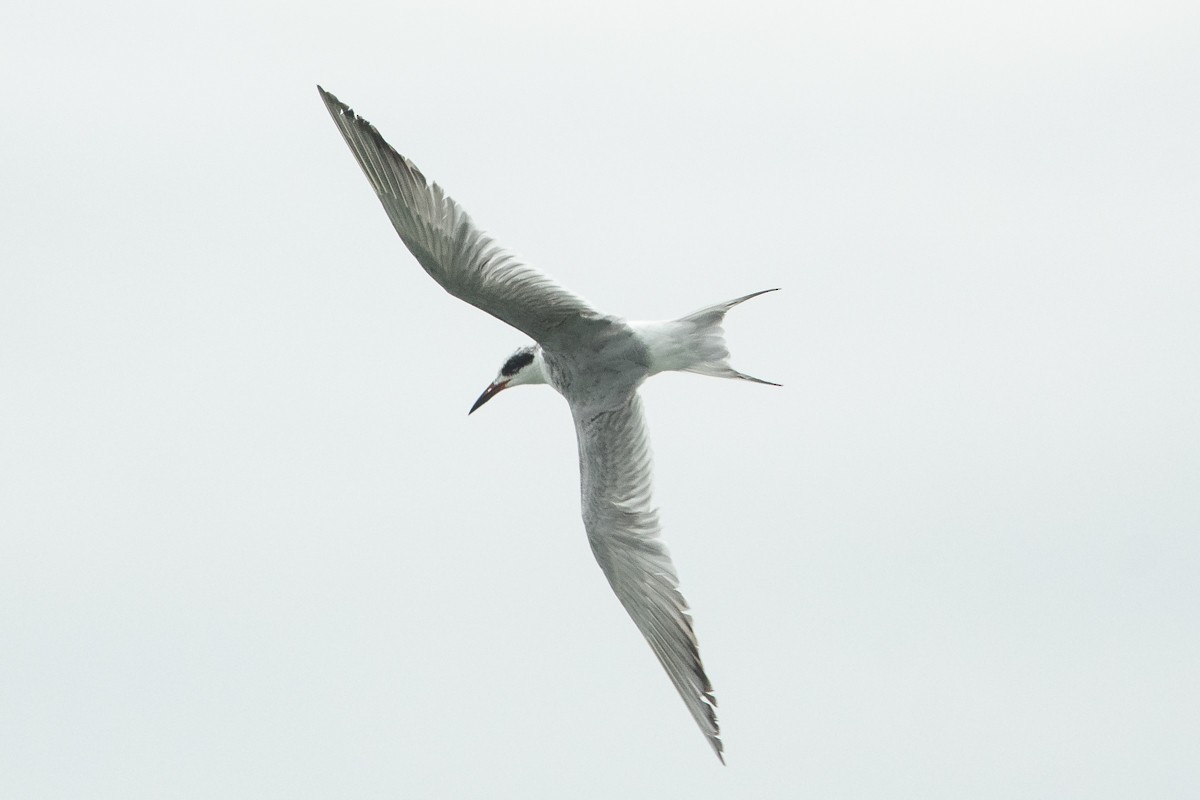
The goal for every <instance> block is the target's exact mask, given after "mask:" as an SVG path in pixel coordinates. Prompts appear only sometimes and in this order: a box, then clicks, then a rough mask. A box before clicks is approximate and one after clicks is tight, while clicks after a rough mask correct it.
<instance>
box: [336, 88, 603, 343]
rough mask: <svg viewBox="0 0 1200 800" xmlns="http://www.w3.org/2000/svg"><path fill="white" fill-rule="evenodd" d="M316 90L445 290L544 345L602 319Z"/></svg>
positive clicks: (402, 230)
mask: <svg viewBox="0 0 1200 800" xmlns="http://www.w3.org/2000/svg"><path fill="white" fill-rule="evenodd" d="M317 91H319V92H320V93H321V99H322V100H324V101H325V107H326V108H327V109H328V110H329V114H330V116H331V117H333V121H334V122H335V123H336V124H337V126H338V130H340V131H341V133H342V137H343V138H344V139H345V140H346V144H348V145H349V146H350V150H351V151H352V152H353V153H354V157H355V158H356V159H357V160H358V164H359V166H361V167H362V170H363V173H364V174H365V175H366V176H367V180H369V181H370V182H371V187H372V188H373V189H374V190H375V194H376V195H378V196H379V200H380V202H381V203H382V204H383V208H384V210H385V211H386V212H387V215H388V217H389V218H390V219H391V221H392V225H393V226H394V227H395V228H396V232H397V233H398V234H400V238H401V239H402V240H403V241H404V244H405V245H406V246H407V247H408V249H409V250H410V251H412V254H413V255H414V256H416V259H417V261H418V262H420V264H421V266H422V267H424V269H425V271H426V272H428V273H429V275H430V276H431V277H432V278H433V279H434V280H435V281H437V282H438V283H439V284H441V285H442V288H444V289H445V290H446V291H447V292H449V293H450V294H452V295H454V296H455V297H458V298H460V299H462V300H465V301H466V302H468V303H470V304H471V305H473V306H475V307H477V308H479V309H480V310H482V311H486V312H487V313H489V314H491V315H492V316H494V317H496V318H497V319H500V320H502V321H504V322H507V323H508V324H509V325H511V326H513V327H514V328H517V329H518V330H520V331H523V332H525V333H526V334H528V335H529V336H531V337H533V338H534V339H535V340H536V341H538V342H540V343H542V344H543V345H546V344H553V343H554V341H555V340H556V337H557V336H560V335H563V334H566V333H567V332H568V331H570V330H571V329H572V328H574V327H575V325H574V323H579V322H581V321H584V320H591V319H599V318H600V315H599V314H597V312H596V311H595V310H593V309H592V307H591V306H590V305H588V303H587V301H585V300H583V299H582V298H580V297H578V296H576V295H574V294H572V293H571V292H569V291H567V290H566V289H564V288H563V287H562V286H560V285H559V284H558V283H556V282H555V281H554V280H553V279H552V278H550V277H548V276H547V275H545V274H544V273H542V272H539V271H538V270H536V269H534V268H532V267H529V266H527V265H525V264H523V263H521V262H520V261H519V260H518V259H516V258H515V257H513V256H512V255H511V254H510V253H508V252H507V251H505V250H504V249H503V248H502V247H500V246H499V245H498V244H496V242H495V241H494V240H493V239H492V238H491V237H490V236H488V235H487V234H486V233H484V232H483V231H481V230H480V229H479V228H477V227H476V226H475V223H474V222H472V221H471V217H470V216H468V214H467V212H466V211H464V210H463V209H462V207H461V206H460V205H459V204H458V203H456V202H454V200H453V198H451V197H450V196H449V195H447V194H446V193H445V192H444V191H442V188H441V187H440V186H438V185H437V184H436V183H432V182H429V181H427V180H426V179H425V176H424V175H422V174H421V171H420V170H418V169H417V167H416V166H415V165H414V164H413V163H412V162H411V161H409V160H408V159H407V158H405V157H404V156H402V155H400V154H399V153H397V152H396V151H395V150H393V149H392V147H391V145H389V144H388V143H387V142H386V141H384V139H383V137H382V136H381V135H380V134H379V131H377V130H376V129H375V126H373V125H372V124H371V123H369V122H367V121H366V120H365V119H363V118H362V117H360V116H358V115H357V114H355V113H354V111H353V110H352V109H351V108H350V107H349V106H347V105H346V104H345V103H342V102H341V101H339V100H338V99H337V98H336V97H334V96H333V95H332V94H330V93H329V92H327V91H325V90H324V89H322V88H321V87H319V86H318V87H317Z"/></svg>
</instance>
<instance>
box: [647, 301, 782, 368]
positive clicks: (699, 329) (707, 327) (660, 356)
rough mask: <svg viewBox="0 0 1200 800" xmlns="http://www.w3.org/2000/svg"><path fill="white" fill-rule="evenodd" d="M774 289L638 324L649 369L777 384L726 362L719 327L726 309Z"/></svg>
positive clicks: (720, 328)
mask: <svg viewBox="0 0 1200 800" xmlns="http://www.w3.org/2000/svg"><path fill="white" fill-rule="evenodd" d="M776 291H779V290H778V289H764V290H763V291H761V292H754V293H753V294H748V295H745V296H744V297H739V298H737V299H736V300H729V301H727V302H724V303H718V304H717V305H715V306H708V307H707V308H702V309H700V310H699V311H693V312H692V313H691V314H688V315H687V316H686V317H680V318H679V319H676V320H672V321H670V322H655V323H643V324H640V325H638V326H637V328H638V332H639V333H640V334H641V336H642V338H643V340H644V341H645V342H646V345H647V346H648V347H649V349H650V360H651V371H652V372H664V371H666V370H678V371H680V372H696V373H699V374H701V375H712V376H713V377H715V378H741V379H742V380H746V381H754V382H755V383H765V384H768V385H770V386H779V384H778V383H772V382H771V381H764V380H762V379H761V378H755V377H753V376H751V375H747V374H745V373H744V372H738V371H737V370H736V369H734V368H733V367H731V366H729V348H728V347H727V346H726V345H725V329H724V328H723V327H721V323H722V322H723V321H724V320H725V314H726V313H727V312H728V311H729V309H731V308H733V307H734V306H736V305H738V304H739V303H744V302H746V301H747V300H749V299H750V298H752V297H758V296H759V295H760V294H766V293H767V292H776Z"/></svg>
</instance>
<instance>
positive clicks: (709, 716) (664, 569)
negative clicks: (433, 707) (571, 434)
mask: <svg viewBox="0 0 1200 800" xmlns="http://www.w3.org/2000/svg"><path fill="white" fill-rule="evenodd" d="M572 411H573V413H574V414H575V430H576V433H577V434H578V436H579V472H580V478H581V481H582V484H583V487H582V495H583V523H584V527H585V528H587V534H588V541H589V542H590V543H591V545H592V552H593V553H594V554H595V555H596V560H597V561H598V562H600V568H601V569H603V570H604V574H605V576H607V577H608V582H609V584H610V585H611V586H612V588H613V591H614V592H616V594H617V598H618V599H620V601H621V605H623V606H625V610H626V611H628V612H629V616H631V617H632V618H633V621H634V622H635V623H636V624H637V626H638V629H639V630H640V631H641V632H642V635H643V636H645V637H646V641H647V642H649V643H650V647H651V649H653V650H654V654H655V655H656V656H658V660H659V662H661V663H662V665H663V668H664V669H665V670H666V671H667V675H669V676H670V677H671V682H672V683H674V684H675V688H676V689H677V690H679V694H680V696H681V697H683V702H684V703H686V704H687V707H688V711H690V712H691V713H692V717H693V718H694V719H695V720H696V724H697V725H699V726H700V730H701V731H702V732H703V733H704V736H705V737H706V738H707V739H708V743H709V744H710V745H712V748H713V750H714V751H716V754H717V758H719V759H721V762H722V763H724V762H725V757H724V756H723V755H722V750H723V749H724V748H723V745H722V743H721V738H720V733H721V729H720V727H719V726H718V725H717V714H716V705H717V700H716V698H715V697H714V696H713V691H712V685H711V684H709V682H708V676H707V675H705V674H704V665H703V664H701V663H700V651H699V648H698V646H697V642H696V634H695V633H694V632H693V630H692V618H691V615H689V614H688V606H687V602H686V601H685V600H684V599H683V595H682V594H680V593H679V580H678V578H677V577H676V575H675V567H674V566H673V565H672V564H671V557H670V556H669V555H668V554H667V549H666V547H665V546H664V545H663V543H662V539H661V538H660V536H659V524H658V513H657V512H656V511H655V509H654V508H653V506H652V505H651V500H650V484H651V464H650V442H649V440H648V438H647V436H646V426H645V422H644V420H643V418H642V404H641V400H639V399H638V396H637V393H636V392H632V393H630V395H629V397H628V400H627V402H626V403H625V404H624V405H623V406H621V407H620V408H617V409H615V410H610V411H603V412H600V413H598V414H593V413H591V412H590V411H588V410H587V409H584V408H572Z"/></svg>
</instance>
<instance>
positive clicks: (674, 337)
mask: <svg viewBox="0 0 1200 800" xmlns="http://www.w3.org/2000/svg"><path fill="white" fill-rule="evenodd" d="M317 91H318V92H320V94H321V99H322V100H324V101H325V107H326V108H327V109H328V110H329V114H330V116H332V117H333V121H334V122H335V123H336V124H337V127H338V130H339V131H341V133H342V137H343V138H344V139H345V140H346V144H348V145H349V146H350V150H351V152H353V153H354V157H355V158H356V159H357V160H358V164H359V166H360V167H362V170H363V173H364V174H365V175H366V176H367V180H368V181H370V182H371V188H372V189H374V190H375V194H376V195H377V196H378V197H379V201H380V202H381V203H382V204H383V209H384V211H386V212H387V215H388V218H389V219H391V221H392V225H393V226H394V227H395V229H396V232H397V233H398V234H400V239H401V240H402V241H403V242H404V244H405V245H406V246H407V247H408V249H409V250H410V251H411V252H412V254H413V256H415V257H416V259H417V261H418V263H420V265H421V266H422V267H423V268H424V269H425V271H426V272H428V273H429V276H430V277H431V278H433V279H434V280H435V281H437V282H438V283H439V284H441V286H442V288H443V289H445V290H446V291H447V292H449V293H450V294H452V295H454V296H455V297H457V298H459V299H460V300H465V301H466V302H468V303H470V304H471V305H473V306H475V307H476V308H478V309H480V310H481V311H486V312H487V313H489V314H491V315H492V316H494V317H496V318H497V319H499V320H501V321H503V322H506V323H508V324H509V325H511V326H512V327H514V328H516V329H517V330H519V331H521V332H523V333H525V334H527V335H528V336H529V337H530V338H532V339H533V340H534V344H531V345H527V346H525V347H521V348H519V349H518V350H517V351H516V352H515V353H513V354H512V355H511V356H509V357H508V358H507V359H505V361H504V364H503V365H502V366H501V367H500V371H499V373H497V375H496V377H495V379H494V380H493V381H492V382H491V384H490V385H489V386H488V387H487V388H486V389H484V391H483V394H481V395H480V396H479V399H478V400H476V401H475V404H474V405H473V406H471V410H470V411H469V412H467V413H468V414H469V413H473V412H474V411H475V410H476V409H478V408H479V407H480V406H482V405H483V404H484V403H486V402H487V401H488V400H490V399H491V398H493V397H495V396H496V395H497V394H499V393H500V392H502V391H504V390H505V389H510V388H512V387H514V386H521V385H523V384H538V383H543V384H549V385H550V386H552V387H553V388H554V389H556V390H557V391H558V392H559V393H560V394H561V395H562V396H563V397H564V398H566V400H567V403H568V404H569V405H570V407H571V416H572V417H573V419H574V421H575V434H576V437H577V439H578V443H579V477H580V483H581V498H582V506H583V525H584V528H585V529H586V531H587V537H588V542H589V544H591V547H592V553H593V554H594V555H595V556H596V561H597V562H599V564H600V568H601V569H602V570H603V571H604V575H605V577H607V578H608V582H609V584H610V585H611V586H612V589H613V591H614V592H615V593H616V595H617V598H618V599H619V600H620V601H621V605H623V606H624V607H625V610H626V611H628V612H629V616H630V617H632V618H633V621H634V623H635V624H636V625H637V627H638V630H640V631H641V632H642V635H643V636H644V637H645V638H646V641H647V642H649V643H650V648H651V649H652V650H653V651H654V654H655V655H656V656H658V660H659V662H660V663H661V664H662V666H663V668H664V669H665V670H666V671H667V675H669V676H670V678H671V682H672V683H673V684H674V685H675V688H676V689H677V690H678V691H679V694H680V696H681V697H682V698H683V702H684V703H685V704H686V705H687V708H688V711H690V712H691V714H692V717H693V718H694V719H695V720H696V724H697V725H699V726H700V730H701V731H702V732H703V733H704V736H705V737H706V738H707V739H708V743H709V744H710V745H711V746H712V748H713V750H714V751H715V752H716V754H717V757H718V758H719V759H720V760H721V762H722V763H724V761H725V757H724V755H723V749H724V746H723V744H722V742H721V737H720V728H719V726H718V725H717V715H716V705H717V701H716V697H715V696H714V695H713V690H712V685H711V684H710V683H709V680H708V676H707V675H706V674H705V672H704V666H703V664H702V663H701V661H700V651H699V648H698V646H697V642H696V634H695V632H694V631H693V629H692V619H691V615H690V614H689V613H688V606H687V603H686V602H685V601H684V599H683V595H682V594H680V592H679V580H678V578H677V576H676V574H675V567H674V566H673V565H672V564H671V558H670V556H669V555H668V554H667V550H666V547H665V546H664V545H663V542H662V537H661V536H660V529H659V521H658V512H657V511H656V510H655V508H654V506H653V505H652V503H651V497H650V484H651V474H650V473H651V466H650V444H649V440H648V438H647V435H646V425H645V421H644V419H643V416H642V403H641V400H640V399H639V397H638V391H637V390H638V387H639V386H640V385H641V384H642V382H643V381H645V380H646V379H647V378H649V377H650V376H651V375H655V374H657V373H659V372H665V371H668V370H677V371H682V372H695V373H700V374H702V375H712V376H715V377H718V378H737V379H741V380H746V381H753V382H755V383H763V384H768V385H771V386H778V385H779V384H774V383H771V382H770V381H763V380H759V379H758V378H752V377H750V376H749V375H745V374H743V373H741V372H738V371H737V370H735V369H733V367H731V366H730V365H729V351H728V349H727V348H726V346H725V336H724V331H723V330H722V327H721V323H722V321H723V320H724V318H725V313H726V312H727V311H729V309H731V308H733V307H734V306H736V305H738V304H739V303H743V302H745V301H746V300H749V299H750V298H752V297H757V296H759V295H760V294H765V293H766V292H769V291H775V290H774V289H767V290H764V291H762V292H754V293H753V294H748V295H745V296H744V297H739V298H737V299H736V300H730V301H728V302H725V303H718V304H716V305H713V306H708V307H707V308H702V309H700V310H698V311H695V312H693V313H691V314H688V315H687V316H685V317H680V318H679V319H674V320H668V321H660V322H630V321H628V320H625V319H622V318H621V317H618V316H614V315H612V314H605V313H602V312H600V311H597V310H596V309H595V308H593V307H592V306H591V305H590V304H589V303H588V302H587V301H586V300H584V299H582V298H581V297H579V296H578V295H576V294H573V293H572V292H569V291H567V290H566V289H564V288H563V287H562V286H560V285H559V284H558V283H557V282H555V281H554V280H553V279H551V278H550V277H548V276H547V275H545V274H544V273H542V272H540V271H538V270H536V269H534V268H532V267H530V266H528V265H526V264H524V263H522V262H521V261H519V260H518V259H517V258H515V257H514V256H513V255H511V254H510V253H508V252H507V251H506V250H504V249H503V248H502V247H500V245H498V244H497V243H496V242H495V240H493V239H492V238H491V237H490V236H489V235H488V234H486V233H484V232H483V231H482V230H481V229H480V228H478V227H477V226H476V225H475V223H474V222H473V221H472V220H471V218H470V217H469V216H468V215H467V212H466V211H464V210H463V209H462V207H461V206H459V204H458V203H456V202H455V201H454V200H453V199H451V198H450V196H449V195H447V194H446V193H445V192H444V191H443V190H442V188H441V187H440V186H438V185H437V184H436V183H432V182H430V181H427V180H426V179H425V176H424V175H422V174H421V172H420V170H418V169H417V167H416V166H415V165H414V164H413V163H412V162H411V161H409V160H408V159H407V158H405V157H404V156H402V155H400V154H399V153H397V152H396V151H395V150H393V149H392V147H391V146H390V145H389V144H388V143H387V142H386V141H384V139H383V137H382V136H381V135H380V134H379V131H377V130H376V129H375V127H374V126H373V125H371V123H369V122H367V121H366V120H365V119H363V118H362V117H360V116H358V115H357V114H355V113H354V111H353V110H352V109H350V108H349V107H348V106H347V105H345V104H344V103H342V102H341V101H339V100H338V99H337V98H336V97H334V96H333V95H332V94H330V93H329V92H327V91H325V90H324V89H322V88H321V87H320V86H318V87H317Z"/></svg>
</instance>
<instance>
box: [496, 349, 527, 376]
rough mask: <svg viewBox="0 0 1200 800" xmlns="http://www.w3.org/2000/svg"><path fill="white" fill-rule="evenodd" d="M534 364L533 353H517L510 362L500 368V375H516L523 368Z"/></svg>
mask: <svg viewBox="0 0 1200 800" xmlns="http://www.w3.org/2000/svg"><path fill="white" fill-rule="evenodd" d="M532 363H533V353H531V352H529V351H528V350H526V351H523V352H520V353H516V354H514V355H513V357H512V358H510V359H509V360H508V361H505V362H504V366H503V367H501V368H500V374H501V375H504V376H505V377H508V376H510V375H516V374H517V372H518V371H519V370H520V369H521V367H526V366H528V365H530V364H532Z"/></svg>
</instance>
